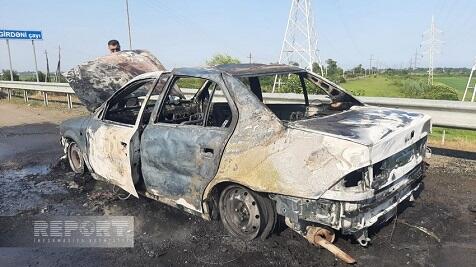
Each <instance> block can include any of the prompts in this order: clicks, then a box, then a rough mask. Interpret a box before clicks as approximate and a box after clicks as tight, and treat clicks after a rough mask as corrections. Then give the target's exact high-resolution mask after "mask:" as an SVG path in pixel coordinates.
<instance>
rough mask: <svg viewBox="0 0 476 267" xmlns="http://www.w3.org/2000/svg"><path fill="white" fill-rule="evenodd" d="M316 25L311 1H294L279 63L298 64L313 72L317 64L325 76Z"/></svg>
mask: <svg viewBox="0 0 476 267" xmlns="http://www.w3.org/2000/svg"><path fill="white" fill-rule="evenodd" d="M314 23H315V22H314V16H313V13H312V7H311V0H292V4H291V9H290V11H289V17H288V23H287V26H286V32H285V34H284V40H283V45H282V48H281V54H280V55H279V63H285V64H290V63H297V64H299V66H301V67H303V68H305V69H308V70H311V71H312V64H313V63H317V64H318V65H319V69H320V72H321V74H323V69H322V65H321V62H320V58H319V50H318V49H317V32H316V30H315V25H314Z"/></svg>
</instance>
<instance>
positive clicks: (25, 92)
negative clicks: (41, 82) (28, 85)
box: [23, 90, 28, 103]
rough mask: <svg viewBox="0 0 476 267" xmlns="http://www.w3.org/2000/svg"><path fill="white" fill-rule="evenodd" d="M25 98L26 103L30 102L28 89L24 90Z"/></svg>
mask: <svg viewBox="0 0 476 267" xmlns="http://www.w3.org/2000/svg"><path fill="white" fill-rule="evenodd" d="M23 99H24V100H25V103H28V91H27V90H23Z"/></svg>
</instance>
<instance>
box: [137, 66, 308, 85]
mask: <svg viewBox="0 0 476 267" xmlns="http://www.w3.org/2000/svg"><path fill="white" fill-rule="evenodd" d="M303 71H305V70H304V69H302V68H299V67H296V66H290V65H284V64H224V65H218V66H214V67H195V68H175V69H173V70H172V73H174V74H175V75H182V76H199V75H204V74H205V75H207V74H208V75H210V74H221V73H227V74H230V75H231V76H237V77H250V76H263V75H274V74H280V73H296V72H303ZM161 73H163V72H162V71H154V72H148V73H144V74H141V75H139V76H137V77H135V78H134V79H132V80H131V81H130V82H134V81H137V80H143V79H151V78H157V77H159V76H160V74H161ZM130 82H129V83H130Z"/></svg>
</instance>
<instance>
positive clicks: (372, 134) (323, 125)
mask: <svg viewBox="0 0 476 267" xmlns="http://www.w3.org/2000/svg"><path fill="white" fill-rule="evenodd" d="M429 120H430V117H429V116H426V115H424V114H421V113H415V112H408V111H403V110H398V109H389V108H381V107H373V106H364V107H355V108H352V109H351V110H348V111H345V112H342V113H339V114H335V115H331V116H327V117H323V118H315V119H308V120H302V121H296V122H293V123H290V124H289V126H290V127H293V128H298V129H303V130H311V131H315V132H319V133H323V134H327V135H331V136H335V137H338V138H342V139H346V140H350V141H353V142H355V143H359V144H362V145H365V146H373V145H375V144H377V143H379V142H380V141H381V140H382V139H384V138H385V137H386V136H388V135H390V134H393V133H396V132H402V133H403V132H405V131H406V130H407V129H408V128H410V127H409V126H410V125H424V124H428V126H429ZM424 130H427V129H426V128H424ZM428 130H429V129H428Z"/></svg>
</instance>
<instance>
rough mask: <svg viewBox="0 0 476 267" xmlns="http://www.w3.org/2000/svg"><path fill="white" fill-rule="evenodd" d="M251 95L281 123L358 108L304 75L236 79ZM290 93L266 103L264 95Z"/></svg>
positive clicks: (350, 99) (340, 93) (341, 94)
mask: <svg viewBox="0 0 476 267" xmlns="http://www.w3.org/2000/svg"><path fill="white" fill-rule="evenodd" d="M240 80H241V81H242V82H243V83H244V84H245V85H246V86H247V87H248V88H249V89H250V90H251V92H253V94H254V95H255V96H256V97H257V98H258V99H259V100H260V101H261V102H263V103H264V104H265V105H266V106H267V107H268V108H269V109H270V110H271V111H272V112H273V113H274V114H275V115H276V116H277V117H278V118H279V119H280V120H282V121H284V122H290V121H298V120H305V119H311V118H318V117H325V116H329V115H333V114H337V113H340V112H343V111H346V110H349V109H350V108H351V107H352V106H354V105H360V103H359V102H358V101H357V100H355V99H354V98H353V97H352V96H350V95H348V94H347V93H345V92H344V91H341V90H339V89H337V88H335V87H333V86H331V85H329V84H328V83H327V82H325V81H323V80H320V79H318V78H316V77H314V76H311V75H309V74H308V73H305V72H303V73H285V74H268V75H260V76H251V77H242V78H241V79H240ZM273 86H274V92H275V93H293V94H295V96H296V97H294V98H293V99H292V100H289V99H290V97H286V98H282V99H278V100H276V99H275V100H271V101H267V100H265V99H264V97H263V94H264V93H271V92H272V91H273Z"/></svg>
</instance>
